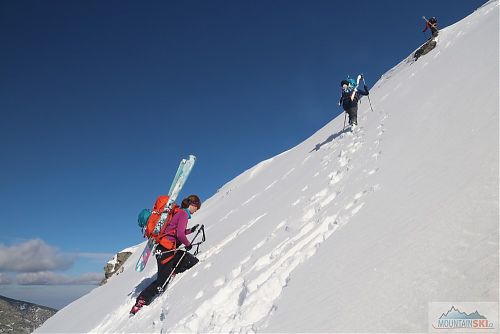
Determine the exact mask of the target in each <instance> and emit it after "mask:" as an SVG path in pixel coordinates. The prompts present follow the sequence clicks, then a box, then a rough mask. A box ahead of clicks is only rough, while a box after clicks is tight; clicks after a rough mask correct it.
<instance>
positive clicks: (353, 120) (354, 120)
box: [345, 104, 358, 125]
mask: <svg viewBox="0 0 500 334" xmlns="http://www.w3.org/2000/svg"><path fill="white" fill-rule="evenodd" d="M345 112H346V113H347V114H348V115H349V125H353V124H354V125H358V105H357V104H356V105H354V106H352V107H351V108H349V109H347V110H346V111H345Z"/></svg>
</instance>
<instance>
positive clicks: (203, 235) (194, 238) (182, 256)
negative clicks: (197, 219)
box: [158, 225, 205, 291]
mask: <svg viewBox="0 0 500 334" xmlns="http://www.w3.org/2000/svg"><path fill="white" fill-rule="evenodd" d="M200 232H202V237H201V241H200V242H197V243H195V244H193V241H195V240H196V238H197V237H198V235H199V234H200ZM204 242H205V225H201V227H200V228H199V229H198V232H197V233H196V235H195V236H194V237H193V239H191V246H197V248H196V251H195V252H194V255H196V254H198V253H199V249H200V245H201V244H202V243H204ZM186 252H187V251H184V252H182V255H181V258H180V259H179V261H177V263H176V265H175V267H174V269H172V271H171V272H170V275H168V277H167V279H166V280H165V283H163V285H162V286H161V288H159V289H158V290H160V291H164V289H165V287H166V286H167V285H168V283H170V281H171V280H172V277H173V274H174V272H175V270H176V269H177V267H178V266H179V264H180V263H181V261H182V259H183V258H184V255H186Z"/></svg>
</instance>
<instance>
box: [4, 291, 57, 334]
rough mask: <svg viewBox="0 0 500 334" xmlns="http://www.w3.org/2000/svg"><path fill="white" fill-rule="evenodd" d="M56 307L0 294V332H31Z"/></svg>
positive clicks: (48, 316) (54, 311)
mask: <svg viewBox="0 0 500 334" xmlns="http://www.w3.org/2000/svg"><path fill="white" fill-rule="evenodd" d="M56 312H57V310H56V309H53V308H50V307H46V306H41V305H37V304H33V303H28V302H25V301H21V300H15V299H11V298H7V297H4V296H0V333H31V332H33V331H34V330H35V329H36V328H38V327H39V326H40V325H42V324H43V323H44V322H45V321H46V320H47V319H48V318H50V317H51V316H53V315H54V314H55V313H56Z"/></svg>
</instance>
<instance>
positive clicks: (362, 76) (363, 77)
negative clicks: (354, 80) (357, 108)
mask: <svg viewBox="0 0 500 334" xmlns="http://www.w3.org/2000/svg"><path fill="white" fill-rule="evenodd" d="M361 78H362V79H363V84H364V85H365V86H366V81H365V76H364V75H361ZM366 97H368V102H369V103H370V109H371V110H372V112H373V107H372V101H371V100H370V94H368V95H366Z"/></svg>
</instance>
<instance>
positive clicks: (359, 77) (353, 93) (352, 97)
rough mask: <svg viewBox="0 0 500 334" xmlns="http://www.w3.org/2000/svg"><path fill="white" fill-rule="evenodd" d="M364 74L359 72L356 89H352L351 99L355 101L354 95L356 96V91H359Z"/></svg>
mask: <svg viewBox="0 0 500 334" xmlns="http://www.w3.org/2000/svg"><path fill="white" fill-rule="evenodd" d="M362 78H363V76H362V75H361V74H358V77H357V78H356V86H354V90H353V91H352V94H351V101H354V96H356V92H357V91H358V87H359V83H360V81H361V79H362Z"/></svg>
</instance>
